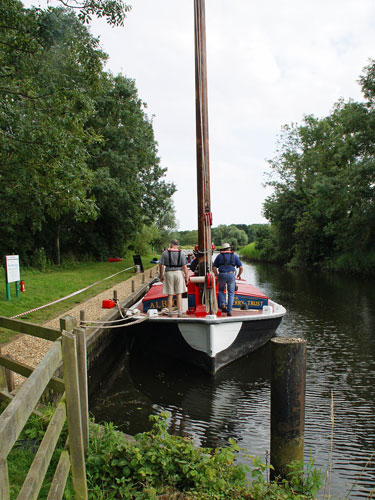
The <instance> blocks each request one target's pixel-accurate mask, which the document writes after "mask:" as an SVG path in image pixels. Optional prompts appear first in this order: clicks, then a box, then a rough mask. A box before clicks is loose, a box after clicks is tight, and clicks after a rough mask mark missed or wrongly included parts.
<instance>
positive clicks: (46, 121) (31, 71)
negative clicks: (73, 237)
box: [0, 0, 105, 261]
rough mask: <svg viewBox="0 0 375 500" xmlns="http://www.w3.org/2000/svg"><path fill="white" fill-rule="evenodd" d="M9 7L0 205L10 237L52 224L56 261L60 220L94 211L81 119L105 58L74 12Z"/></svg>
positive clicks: (1, 36)
mask: <svg viewBox="0 0 375 500" xmlns="http://www.w3.org/2000/svg"><path fill="white" fill-rule="evenodd" d="M8 7H9V10H8V11H7V12H2V14H4V15H5V17H3V20H4V21H3V22H4V23H5V24H6V26H7V29H5V30H0V43H1V44H2V45H3V46H5V47H8V49H7V50H5V51H3V52H2V55H1V59H2V60H1V63H2V64H1V68H2V71H3V74H2V76H3V78H2V80H1V87H0V95H1V102H0V162H1V178H2V182H1V188H0V189H1V193H0V194H1V197H0V198H1V201H0V208H2V209H3V213H4V225H5V226H7V228H8V230H7V233H8V234H7V236H8V241H10V240H11V238H9V236H11V235H12V234H13V235H14V234H15V233H16V234H18V233H19V232H20V231H23V232H24V227H25V225H26V226H27V227H29V228H30V229H31V231H32V232H33V233H34V234H37V233H38V232H40V231H42V229H45V227H46V225H50V226H52V227H54V229H55V231H54V237H53V239H54V241H55V244H56V248H57V261H59V246H60V245H59V241H60V231H61V227H62V225H63V222H64V220H65V219H66V218H67V219H69V220H72V219H73V220H76V221H87V220H89V219H90V218H95V217H96V215H97V207H96V205H95V201H94V199H93V197H92V196H91V195H90V186H91V183H92V180H93V175H92V172H91V171H90V170H89V169H88V167H87V164H86V159H87V151H86V146H87V144H88V143H89V142H92V141H95V140H96V139H97V138H96V136H95V134H93V132H92V131H90V130H88V129H86V128H85V123H86V120H87V118H88V116H89V115H90V114H91V113H92V112H93V96H94V94H95V89H96V86H97V84H98V77H99V74H100V72H101V70H102V64H103V61H104V59H105V56H104V54H103V53H102V52H101V50H100V49H99V47H98V41H97V40H96V39H94V38H93V37H92V36H91V35H90V34H89V32H88V31H87V29H86V28H85V27H84V26H83V25H82V23H80V22H79V21H78V20H77V19H76V17H75V16H74V15H73V14H71V13H67V12H65V11H63V10H62V9H47V10H46V11H41V10H39V9H31V10H26V9H23V8H22V7H21V5H20V3H19V2H15V1H10V0H8ZM5 240H7V238H5ZM16 240H17V238H16V239H15V241H16ZM9 250H11V249H9V247H8V248H7V251H9ZM12 250H13V249H12Z"/></svg>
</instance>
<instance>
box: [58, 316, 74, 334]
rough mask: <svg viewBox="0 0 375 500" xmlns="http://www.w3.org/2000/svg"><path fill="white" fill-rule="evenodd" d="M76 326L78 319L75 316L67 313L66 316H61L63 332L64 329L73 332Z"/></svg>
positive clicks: (61, 329)
mask: <svg viewBox="0 0 375 500" xmlns="http://www.w3.org/2000/svg"><path fill="white" fill-rule="evenodd" d="M75 326H76V320H75V319H74V318H73V316H69V314H67V315H66V316H63V317H62V318H60V331H61V332H63V331H64V330H65V331H66V332H72V331H73V328H74V327H75Z"/></svg>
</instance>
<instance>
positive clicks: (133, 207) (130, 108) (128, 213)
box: [72, 74, 175, 258]
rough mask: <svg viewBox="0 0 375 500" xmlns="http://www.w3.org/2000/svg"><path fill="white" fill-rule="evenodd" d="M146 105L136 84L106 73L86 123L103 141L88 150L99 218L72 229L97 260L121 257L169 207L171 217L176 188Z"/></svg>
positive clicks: (103, 75)
mask: <svg viewBox="0 0 375 500" xmlns="http://www.w3.org/2000/svg"><path fill="white" fill-rule="evenodd" d="M144 107H145V105H144V103H143V102H142V101H141V100H140V99H139V97H138V93H137V89H136V87H135V84H134V81H133V80H131V79H128V78H125V77H124V76H122V75H118V76H113V75H111V74H102V76H101V81H100V92H99V93H98V95H97V97H96V100H95V114H93V115H92V116H91V118H90V119H89V120H88V122H87V125H86V129H87V130H93V131H95V133H96V135H98V136H100V137H101V141H100V142H95V143H92V144H91V146H90V147H89V154H90V158H89V160H88V165H89V167H90V169H91V170H92V172H93V173H94V185H93V188H92V194H93V196H94V197H95V200H96V204H97V206H98V208H99V210H100V216H99V217H98V218H97V219H96V220H95V221H92V222H91V223H90V224H85V225H81V226H80V227H79V228H77V231H76V232H75V233H74V232H73V231H72V234H75V236H76V237H78V234H79V240H80V244H81V245H82V247H83V248H85V247H86V248H87V247H89V248H92V249H94V252H95V255H96V257H98V258H102V257H105V256H108V255H110V254H111V253H112V254H119V255H122V253H123V251H124V248H125V247H127V246H128V245H129V244H130V243H131V240H132V239H133V238H134V236H135V234H136V233H137V232H138V231H139V230H140V229H141V228H142V227H143V225H146V226H151V225H152V224H153V223H156V222H157V221H159V222H160V224H161V225H162V222H161V218H162V217H163V216H164V217H165V216H166V209H167V211H168V212H169V213H170V214H171V213H172V212H171V210H172V206H171V204H170V202H169V200H170V197H171V196H172V194H173V193H174V191H175V187H174V185H173V184H171V183H167V182H165V181H164V179H163V178H164V176H165V169H164V168H162V167H161V166H160V160H159V158H158V156H157V144H156V141H155V138H154V133H153V129H152V122H151V121H150V120H149V119H148V117H147V115H146V113H145V111H144ZM159 229H161V226H160V228H159ZM77 233H78V234H77Z"/></svg>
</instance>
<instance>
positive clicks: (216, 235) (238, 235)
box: [212, 224, 248, 249]
mask: <svg viewBox="0 0 375 500" xmlns="http://www.w3.org/2000/svg"><path fill="white" fill-rule="evenodd" d="M212 240H213V241H214V242H215V246H216V247H220V246H221V245H222V244H223V243H229V244H231V245H232V246H233V247H234V248H235V249H237V248H239V247H241V246H244V245H247V243H248V238H247V234H246V233H245V231H243V230H241V229H238V228H237V227H236V226H235V225H234V224H233V225H231V226H226V225H224V224H221V225H220V226H218V227H217V228H213V230H212Z"/></svg>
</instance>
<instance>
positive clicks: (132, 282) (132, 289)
mask: <svg viewBox="0 0 375 500" xmlns="http://www.w3.org/2000/svg"><path fill="white" fill-rule="evenodd" d="M134 290H135V288H134V280H132V292H134Z"/></svg>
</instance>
